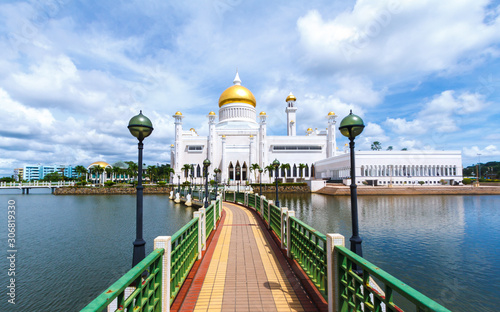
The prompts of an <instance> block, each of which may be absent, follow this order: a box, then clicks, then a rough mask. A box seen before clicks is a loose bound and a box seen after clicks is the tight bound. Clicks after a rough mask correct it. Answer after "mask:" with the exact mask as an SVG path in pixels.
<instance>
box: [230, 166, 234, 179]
mask: <svg viewBox="0 0 500 312" xmlns="http://www.w3.org/2000/svg"><path fill="white" fill-rule="evenodd" d="M229 180H234V167H233V162H230V163H229Z"/></svg>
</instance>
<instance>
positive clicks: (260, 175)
mask: <svg viewBox="0 0 500 312" xmlns="http://www.w3.org/2000/svg"><path fill="white" fill-rule="evenodd" d="M262 171H264V169H262V168H260V167H259V182H260V194H259V195H260V196H262Z"/></svg>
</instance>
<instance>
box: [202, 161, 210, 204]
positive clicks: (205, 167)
mask: <svg viewBox="0 0 500 312" xmlns="http://www.w3.org/2000/svg"><path fill="white" fill-rule="evenodd" d="M208 167H210V160H209V159H208V158H207V159H205V160H204V161H203V169H204V170H205V208H208Z"/></svg>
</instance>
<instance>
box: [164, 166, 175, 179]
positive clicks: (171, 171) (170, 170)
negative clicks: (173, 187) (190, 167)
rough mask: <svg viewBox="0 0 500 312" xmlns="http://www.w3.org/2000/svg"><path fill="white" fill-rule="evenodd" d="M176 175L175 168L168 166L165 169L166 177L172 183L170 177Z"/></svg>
mask: <svg viewBox="0 0 500 312" xmlns="http://www.w3.org/2000/svg"><path fill="white" fill-rule="evenodd" d="M173 174H175V170H174V168H172V167H170V166H168V167H167V168H165V175H166V177H167V181H168V182H170V177H171V176H172V175H173Z"/></svg>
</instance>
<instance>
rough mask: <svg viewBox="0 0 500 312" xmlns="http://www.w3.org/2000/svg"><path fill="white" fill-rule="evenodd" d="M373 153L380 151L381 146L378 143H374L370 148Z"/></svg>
mask: <svg viewBox="0 0 500 312" xmlns="http://www.w3.org/2000/svg"><path fill="white" fill-rule="evenodd" d="M371 148H372V150H373V151H380V150H381V149H382V144H381V143H380V142H379V141H375V142H373V143H372V146H371Z"/></svg>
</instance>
